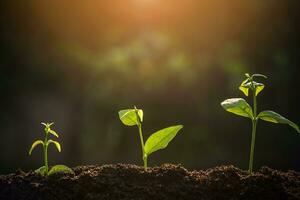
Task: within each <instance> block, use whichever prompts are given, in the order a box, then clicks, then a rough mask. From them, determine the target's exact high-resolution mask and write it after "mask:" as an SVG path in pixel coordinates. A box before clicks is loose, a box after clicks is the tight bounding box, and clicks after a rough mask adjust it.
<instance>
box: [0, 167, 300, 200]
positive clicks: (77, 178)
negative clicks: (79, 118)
mask: <svg viewBox="0 0 300 200" xmlns="http://www.w3.org/2000/svg"><path fill="white" fill-rule="evenodd" d="M73 170H74V172H75V174H69V175H67V174H56V175H52V176H50V177H42V176H40V175H38V174H35V173H34V172H29V173H25V172H22V171H17V172H16V173H14V174H10V175H2V176H0V199H1V200H6V199H18V200H22V199H24V200H25V199H26V200H33V199H34V200H38V199H51V200H53V199H54V200H56V199H60V200H68V199H76V200H77V199H78V200H85V199H89V200H90V199H97V200H98V199H100V200H101V199H107V200H115V199H116V200H121V199H130V200H132V199H139V200H146V199H149V200H163V199H170V200H177V199H178V200H179V199H205V200H209V199H264V200H268V199H271V200H276V199H300V173H298V172H295V171H288V172H281V171H277V170H273V169H270V168H268V167H263V168H261V169H260V170H259V171H257V172H255V173H253V174H252V175H250V174H249V173H248V172H246V171H242V170H240V169H238V168H235V167H233V166H220V167H215V168H212V169H208V170H205V171H188V170H186V169H185V168H183V167H182V166H180V165H168V164H166V165H162V166H161V167H153V168H149V169H148V170H147V171H144V170H143V168H142V167H139V166H135V165H125V164H119V165H103V166H79V167H75V168H73Z"/></svg>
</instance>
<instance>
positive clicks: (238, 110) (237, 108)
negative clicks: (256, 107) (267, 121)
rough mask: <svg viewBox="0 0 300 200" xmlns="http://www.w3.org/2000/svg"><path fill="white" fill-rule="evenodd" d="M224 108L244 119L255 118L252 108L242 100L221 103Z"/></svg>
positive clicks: (228, 100) (233, 99) (227, 100)
mask: <svg viewBox="0 0 300 200" xmlns="http://www.w3.org/2000/svg"><path fill="white" fill-rule="evenodd" d="M221 105H222V107H223V108H224V109H225V110H226V111H228V112H231V113H234V114H236V115H240V116H243V117H249V118H250V119H252V118H253V112H252V108H251V106H250V105H249V104H248V103H247V102H246V101H245V99H242V98H232V99H226V100H225V101H223V102H222V103H221Z"/></svg>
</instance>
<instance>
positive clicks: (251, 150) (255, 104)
mask: <svg viewBox="0 0 300 200" xmlns="http://www.w3.org/2000/svg"><path fill="white" fill-rule="evenodd" d="M252 93H253V119H252V136H251V137H252V138H251V149H250V160H249V173H252V171H253V159H254V148H255V136H256V126H257V119H256V117H257V100H256V95H255V93H256V88H254V89H253V91H252Z"/></svg>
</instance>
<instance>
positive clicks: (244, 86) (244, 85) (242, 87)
mask: <svg viewBox="0 0 300 200" xmlns="http://www.w3.org/2000/svg"><path fill="white" fill-rule="evenodd" d="M248 81H249V78H247V79H246V80H244V81H243V82H242V83H241V85H240V86H239V90H241V91H242V92H243V93H244V94H245V95H246V96H248V95H249V87H248V86H247V82H248Z"/></svg>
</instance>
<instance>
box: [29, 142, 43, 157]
mask: <svg viewBox="0 0 300 200" xmlns="http://www.w3.org/2000/svg"><path fill="white" fill-rule="evenodd" d="M39 144H41V145H44V142H43V141H42V140H37V141H35V142H34V143H33V144H32V145H31V148H30V150H29V155H31V153H32V150H33V149H34V148H35V147H36V146H37V145H39Z"/></svg>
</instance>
